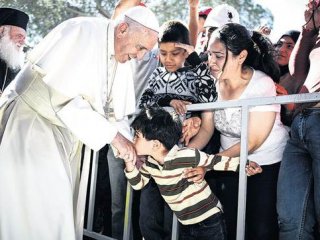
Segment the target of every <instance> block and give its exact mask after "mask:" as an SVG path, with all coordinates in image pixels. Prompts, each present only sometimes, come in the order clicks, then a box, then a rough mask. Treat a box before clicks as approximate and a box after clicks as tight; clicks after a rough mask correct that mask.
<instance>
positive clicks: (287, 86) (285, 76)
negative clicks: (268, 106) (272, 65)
mask: <svg viewBox="0 0 320 240" xmlns="http://www.w3.org/2000/svg"><path fill="white" fill-rule="evenodd" d="M299 35H300V32H299V31H296V30H290V31H287V32H285V33H284V34H283V35H282V36H281V37H280V38H279V40H278V41H277V43H276V44H275V50H276V56H275V58H276V62H277V63H278V65H279V68H280V81H279V83H278V84H276V90H277V95H278V96H282V95H288V94H296V93H298V91H299V89H300V88H301V86H302V84H303V82H302V81H301V79H294V78H293V77H292V75H291V74H290V72H289V66H288V64H289V59H290V56H291V53H292V50H293V48H294V45H295V44H296V42H297V40H298V37H299ZM293 107H294V104H292V103H289V104H286V105H282V106H281V121H282V123H283V124H285V125H286V126H288V127H290V125H291V122H292V114H293Z"/></svg>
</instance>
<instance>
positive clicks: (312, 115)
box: [277, 0, 320, 240]
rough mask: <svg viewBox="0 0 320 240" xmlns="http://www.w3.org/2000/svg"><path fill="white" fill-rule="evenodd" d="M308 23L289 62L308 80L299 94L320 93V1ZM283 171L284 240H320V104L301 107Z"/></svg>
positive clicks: (281, 216)
mask: <svg viewBox="0 0 320 240" xmlns="http://www.w3.org/2000/svg"><path fill="white" fill-rule="evenodd" d="M305 21H306V24H305V25H304V26H303V28H302V31H301V35H300V37H299V39H298V41H297V43H296V45H295V47H294V50H293V52H292V54H291V58H290V62H289V70H290V73H291V74H292V76H293V77H295V78H296V79H301V80H302V81H304V84H303V86H302V87H301V89H300V91H299V93H312V92H319V91H320V34H319V28H320V1H319V0H318V1H312V0H309V1H308V4H307V8H306V10H305ZM296 107H297V109H296V111H295V117H294V118H293V121H292V125H291V134H290V139H289V141H288V143H287V145H286V147H285V150H284V153H283V158H282V164H281V168H280V172H279V181H278V199H277V209H278V214H279V222H280V239H281V240H295V239H304V240H305V239H308V240H312V239H320V238H319V233H320V148H319V146H320V124H319V123H320V102H319V101H318V102H313V103H306V104H297V105H296Z"/></svg>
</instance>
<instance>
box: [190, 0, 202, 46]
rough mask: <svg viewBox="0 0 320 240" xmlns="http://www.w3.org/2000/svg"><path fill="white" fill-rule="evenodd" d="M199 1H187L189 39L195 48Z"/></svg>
mask: <svg viewBox="0 0 320 240" xmlns="http://www.w3.org/2000/svg"><path fill="white" fill-rule="evenodd" d="M199 2H200V0H189V38H190V44H191V45H192V46H194V47H195V46H196V44H197V36H198V30H199V29H198V6H199Z"/></svg>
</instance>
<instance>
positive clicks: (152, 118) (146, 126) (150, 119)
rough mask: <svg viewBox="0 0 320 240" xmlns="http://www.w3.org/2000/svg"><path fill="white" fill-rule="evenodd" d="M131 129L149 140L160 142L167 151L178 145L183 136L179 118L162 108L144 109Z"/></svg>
mask: <svg viewBox="0 0 320 240" xmlns="http://www.w3.org/2000/svg"><path fill="white" fill-rule="evenodd" d="M131 127H132V128H133V129H134V130H135V131H139V132H141V134H142V135H143V136H144V137H145V138H146V139H147V140H158V141H160V142H161V143H162V144H163V145H164V146H165V148H166V149H167V150H170V149H171V148H172V147H173V146H174V145H175V144H178V142H179V139H180V138H181V135H182V124H181V121H180V120H179V117H178V116H177V115H176V116H174V117H173V116H172V115H171V114H170V113H169V112H167V111H166V110H164V109H163V108H160V107H152V108H148V109H143V110H142V111H141V112H140V113H139V114H138V115H137V116H136V118H135V119H134V121H133V123H132V124H131Z"/></svg>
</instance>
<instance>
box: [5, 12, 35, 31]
mask: <svg viewBox="0 0 320 240" xmlns="http://www.w3.org/2000/svg"><path fill="white" fill-rule="evenodd" d="M28 21H29V16H28V15H27V14H26V13H24V12H22V11H20V10H17V9H13V8H0V26H2V25H11V26H16V27H21V28H23V29H24V30H26V29H27V24H28Z"/></svg>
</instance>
